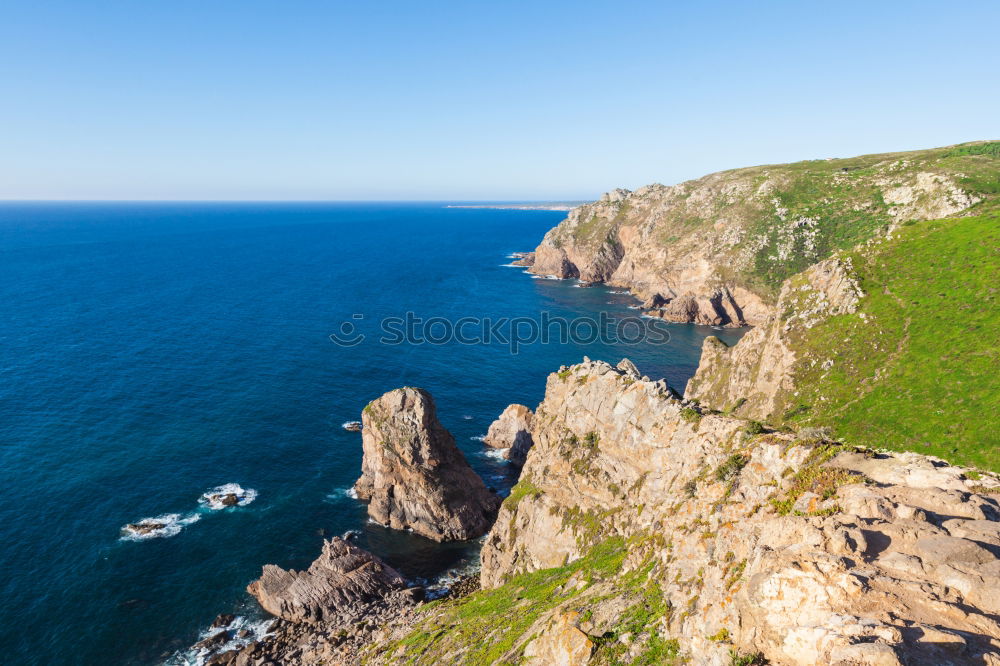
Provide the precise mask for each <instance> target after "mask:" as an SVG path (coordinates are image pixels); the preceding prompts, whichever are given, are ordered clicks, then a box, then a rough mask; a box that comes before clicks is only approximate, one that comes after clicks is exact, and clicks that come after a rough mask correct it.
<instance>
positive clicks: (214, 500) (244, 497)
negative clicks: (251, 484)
mask: <svg viewBox="0 0 1000 666" xmlns="http://www.w3.org/2000/svg"><path fill="white" fill-rule="evenodd" d="M229 495H235V496H236V506H246V505H247V504H249V503H250V502H252V501H254V500H255V499H257V491H256V490H254V489H253V488H243V486H241V485H240V484H238V483H224V484H222V485H221V486H216V487H215V488H212V489H211V490H208V491H206V492H204V493H202V496H201V497H199V498H198V504H201V505H202V506H205V507H208V508H209V509H212V510H213V511H218V510H220V509H226V508H229V507H227V506H226V504H225V503H224V499H225V498H226V497H227V496H229Z"/></svg>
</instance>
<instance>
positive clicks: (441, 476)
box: [354, 388, 500, 541]
mask: <svg viewBox="0 0 1000 666" xmlns="http://www.w3.org/2000/svg"><path fill="white" fill-rule="evenodd" d="M362 422H363V424H364V425H363V429H362V441H363V446H364V459H363V461H362V465H361V469H362V474H361V478H360V479H358V481H357V483H356V484H355V486H354V488H355V491H356V492H357V494H358V497H359V498H360V499H363V500H368V502H369V504H368V515H369V516H371V518H372V519H373V520H375V521H376V522H378V523H381V524H383V525H387V526H389V527H392V528H394V529H411V530H413V531H414V532H416V533H417V534H422V535H423V536H425V537H428V538H430V539H434V540H435V541H454V540H464V539H474V538H476V537H478V536H481V535H483V534H485V533H486V531H487V530H489V528H490V526H491V525H492V524H493V520H494V519H495V517H496V511H497V508H498V507H499V505H500V498H499V497H498V496H497V495H496V494H495V493H493V492H491V491H489V490H487V488H486V486H485V485H484V484H483V481H482V479H481V478H479V476H478V475H477V474H476V473H475V472H473V471H472V468H470V467H469V464H468V463H467V462H466V460H465V456H463V455H462V452H461V451H459V450H458V447H457V446H455V438H454V437H452V435H451V433H449V432H448V431H447V430H445V428H444V426H442V425H441V423H440V422H439V421H438V419H437V413H436V409H435V406H434V400H433V399H432V398H431V395H430V394H429V393H427V392H426V391H424V390H422V389H417V388H401V389H396V390H394V391H389V392H388V393H386V394H385V395H383V396H382V397H381V398H379V399H377V400H374V401H372V402H371V403H370V404H369V405H368V406H367V407H365V409H364V412H363V413H362Z"/></svg>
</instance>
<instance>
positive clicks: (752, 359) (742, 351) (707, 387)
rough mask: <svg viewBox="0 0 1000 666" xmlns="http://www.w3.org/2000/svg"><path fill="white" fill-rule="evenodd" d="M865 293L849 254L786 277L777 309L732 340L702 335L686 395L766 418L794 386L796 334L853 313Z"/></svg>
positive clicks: (717, 405) (715, 406)
mask: <svg viewBox="0 0 1000 666" xmlns="http://www.w3.org/2000/svg"><path fill="white" fill-rule="evenodd" d="M863 296H864V293H863V292H862V290H861V287H860V284H859V281H858V279H857V276H855V275H854V271H853V267H852V266H851V262H850V260H849V259H841V258H832V259H826V260H824V261H821V262H818V263H817V264H815V265H813V266H810V267H809V268H807V269H806V270H805V271H803V272H802V273H800V274H799V275H796V276H795V277H793V278H790V279H788V280H786V281H785V283H784V284H783V285H782V289H781V295H780V296H779V297H778V305H777V307H776V308H775V314H773V315H772V316H770V317H769V318H768V319H767V320H766V321H764V322H762V323H761V324H760V325H759V326H757V327H756V328H754V329H753V330H751V331H750V332H749V333H747V334H746V335H744V336H743V337H742V338H741V339H740V341H739V342H738V343H737V344H736V345H734V346H733V347H728V346H727V345H726V344H725V343H724V342H722V341H721V340H719V339H718V338H716V337H715V336H709V337H707V338H705V342H704V343H703V345H702V352H701V361H700V362H699V364H698V370H697V372H696V373H695V376H694V377H692V378H691V380H690V381H689V382H688V385H687V390H686V391H685V393H684V396H685V397H686V398H688V399H689V400H697V401H699V402H700V403H702V404H704V405H706V406H709V407H712V408H714V409H719V410H727V411H731V412H733V413H735V414H740V415H748V416H752V417H753V418H761V419H765V418H767V417H768V416H770V415H772V414H773V413H775V411H776V410H778V409H779V408H780V407H781V406H782V404H783V401H784V400H787V398H788V397H789V396H790V395H791V394H792V392H793V391H794V388H795V385H794V381H793V374H794V370H795V363H796V355H795V352H794V351H793V349H794V346H795V345H794V344H793V341H794V340H795V338H796V336H798V335H800V334H801V333H802V332H803V331H807V330H809V329H810V328H812V327H813V326H815V325H816V324H817V323H819V322H822V321H823V320H825V319H826V318H827V317H831V316H833V315H838V314H845V313H850V312H854V311H855V310H856V309H857V306H858V302H859V301H860V299H861V298H862V297H863Z"/></svg>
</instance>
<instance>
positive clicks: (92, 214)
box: [0, 204, 740, 664]
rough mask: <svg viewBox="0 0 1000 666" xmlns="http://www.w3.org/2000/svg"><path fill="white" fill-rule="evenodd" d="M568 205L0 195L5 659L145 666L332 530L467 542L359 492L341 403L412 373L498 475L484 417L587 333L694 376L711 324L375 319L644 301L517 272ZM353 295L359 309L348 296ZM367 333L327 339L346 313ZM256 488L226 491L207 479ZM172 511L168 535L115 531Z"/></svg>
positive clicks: (402, 554) (446, 551)
mask: <svg viewBox="0 0 1000 666" xmlns="http://www.w3.org/2000/svg"><path fill="white" fill-rule="evenodd" d="M562 215H563V214H562V213H555V212H548V211H510V210H482V209H452V208H444V207H442V205H435V204H419V205H417V204H413V205H404V204H385V205H375V204H363V205H362V204H0V308H2V313H3V316H2V317H0V488H2V491H0V525H2V530H3V534H2V536H3V538H2V539H0V557H2V560H3V562H4V571H5V576H4V579H3V582H2V584H3V594H4V600H5V603H4V604H3V605H2V610H0V613H2V617H0V655H2V658H0V661H2V662H3V663H9V664H118V663H121V664H133V663H135V664H152V663H159V662H162V661H163V660H164V659H165V658H166V657H169V656H170V655H171V654H173V653H174V652H175V651H176V650H179V649H182V648H184V647H185V646H187V645H189V644H190V643H191V642H192V641H194V640H196V639H197V636H198V634H199V632H200V631H201V630H203V629H204V628H205V627H206V626H207V625H208V623H210V622H211V620H212V618H213V617H214V616H215V615H216V614H218V613H222V612H234V611H235V612H239V613H243V614H248V615H251V616H252V615H253V614H254V613H257V612H258V611H256V609H255V606H254V604H253V603H252V601H251V600H250V599H249V597H248V596H247V595H246V593H245V592H244V588H245V586H246V584H247V583H248V582H249V581H250V580H252V579H253V578H254V577H256V575H258V573H259V571H260V567H261V565H262V564H264V563H267V562H274V563H277V564H280V565H282V566H286V567H288V566H292V567H296V568H301V567H304V566H307V565H308V563H309V562H310V561H311V560H312V559H313V558H314V557H315V555H316V554H317V553H318V551H319V547H320V543H321V540H322V538H323V535H324V534H325V535H333V534H340V533H343V532H344V531H346V530H360V531H361V534H360V536H359V542H360V543H361V545H363V546H365V547H368V548H370V549H371V550H373V551H374V552H376V553H378V554H379V555H382V556H384V557H386V558H387V559H388V560H389V561H390V562H391V563H392V564H394V565H396V566H398V567H399V568H400V569H401V570H402V571H403V572H404V573H405V574H406V575H408V576H410V577H413V578H433V577H435V576H437V575H440V574H441V573H442V572H444V571H446V570H448V569H450V568H452V567H456V566H461V565H463V563H465V562H467V561H468V559H469V557H470V548H469V547H468V546H465V545H457V546H455V545H453V546H440V545H437V544H433V543H431V542H428V541H426V540H423V539H421V538H419V537H415V536H413V535H409V534H405V533H403V534H400V533H394V532H391V531H388V530H385V529H382V528H380V527H378V526H375V525H372V524H369V523H366V521H365V512H364V507H363V505H362V504H360V503H359V502H357V501H356V500H354V499H352V498H351V497H350V496H349V495H348V494H347V493H346V492H345V491H346V490H347V489H348V488H349V487H350V485H351V484H352V483H353V481H354V480H355V479H356V478H357V476H358V473H359V469H360V461H361V448H360V435H358V434H355V433H349V432H346V431H344V430H343V429H342V428H341V424H342V423H343V422H345V421H348V420H353V419H357V418H359V417H360V410H361V408H362V407H363V406H364V405H365V403H366V402H367V401H368V400H371V399H372V398H375V397H378V396H379V395H380V394H381V393H383V392H384V391H387V390H389V389H391V388H394V387H397V386H402V385H417V386H422V387H424V388H426V389H428V390H429V391H431V393H432V394H433V395H434V396H435V398H436V401H437V404H438V411H439V416H440V418H441V420H442V421H443V422H444V424H445V426H446V427H448V428H449V429H450V430H451V431H452V433H453V434H454V435H455V437H456V439H457V441H458V443H459V446H461V447H462V448H463V450H464V451H465V452H466V455H467V457H468V459H469V461H470V463H471V464H472V465H473V466H474V468H475V469H476V470H477V471H478V472H479V473H480V474H482V475H483V476H484V477H485V478H486V479H487V481H488V483H489V484H490V485H493V486H495V487H497V488H500V489H502V490H503V489H506V488H509V486H510V484H511V483H512V482H513V477H512V474H511V471H510V469H509V468H508V467H507V465H506V464H505V463H503V462H502V461H497V460H494V459H492V458H489V457H487V456H485V455H483V453H484V452H483V449H482V447H481V445H480V444H479V443H478V442H477V441H475V440H474V439H473V438H474V437H475V436H477V435H481V434H482V433H484V432H485V431H486V428H487V426H488V425H489V423H490V421H491V420H492V419H493V418H495V417H496V415H497V414H499V412H500V411H501V410H502V409H503V408H504V407H505V406H506V405H507V404H509V403H511V402H523V403H526V404H528V405H531V406H532V407H533V406H534V405H536V404H537V403H538V401H539V400H540V399H541V397H542V394H543V392H544V385H545V377H546V375H547V374H548V373H549V372H552V371H554V370H555V369H557V368H558V366H559V365H560V364H564V363H566V364H568V363H573V362H578V361H579V360H580V359H581V358H582V356H583V355H584V354H587V355H589V356H591V357H592V358H604V359H607V360H611V361H615V362H616V361H617V360H618V359H620V358H621V357H623V356H628V357H630V358H632V359H633V360H634V361H635V362H636V363H637V364H638V365H639V367H640V369H641V370H642V371H643V372H644V373H646V374H649V375H650V376H652V377H666V378H667V380H668V381H669V382H670V383H671V385H672V386H675V387H678V388H680V389H681V390H683V385H684V383H685V382H686V380H687V378H688V377H690V375H691V374H692V373H693V371H694V368H695V366H696V365H697V360H698V355H699V349H700V346H701V341H702V339H703V338H704V337H705V336H706V335H708V334H716V335H720V336H721V337H723V338H724V339H726V340H727V341H728V342H734V341H735V340H736V339H738V337H739V335H740V331H713V330H711V329H707V328H704V327H695V326H686V325H672V326H670V327H669V331H670V333H671V339H670V341H669V342H666V343H663V344H640V345H636V346H632V345H624V344H602V343H591V344H583V343H580V344H575V343H571V342H570V343H565V344H559V343H558V342H550V343H549V344H540V343H539V344H528V345H526V346H524V347H523V348H522V349H521V350H520V353H518V354H517V355H512V354H511V353H510V350H509V346H508V345H506V344H503V343H502V342H499V341H495V340H494V341H492V342H491V343H490V344H477V345H462V344H457V343H449V344H442V345H427V344H425V345H396V346H391V345H383V344H379V343H378V342H377V340H376V338H377V337H378V333H379V331H378V324H377V322H378V321H379V320H380V318H382V317H386V316H400V315H402V314H403V313H405V312H406V311H412V312H414V313H416V314H417V315H418V316H421V317H424V318H427V317H432V316H440V317H444V318H447V319H450V320H454V319H457V318H458V317H462V316H474V317H481V316H489V317H493V318H494V319H496V318H499V317H519V316H527V317H537V316H538V315H539V313H541V312H543V311H544V312H549V313H551V314H552V315H563V316H566V317H571V316H574V315H578V314H590V315H595V316H596V315H597V314H598V313H600V312H608V313H610V314H612V315H615V316H618V317H623V316H627V315H630V314H634V311H631V310H629V309H628V305H631V304H633V300H632V299H631V298H630V297H629V296H627V295H623V294H615V293H612V290H609V289H606V288H603V287H600V288H591V289H579V288H575V287H574V285H573V283H570V282H562V281H550V280H539V279H532V278H531V277H529V276H527V275H524V274H523V273H522V272H521V271H520V270H519V269H516V268H510V267H505V266H503V264H506V263H508V262H509V259H507V255H508V254H509V253H510V252H511V251H515V250H528V249H531V248H533V247H534V246H535V245H536V244H537V242H538V240H539V239H540V238H541V236H542V234H543V233H544V232H545V231H546V230H547V229H548V228H550V227H551V226H553V225H554V224H555V223H557V222H558V221H559V219H561V217H562ZM355 314H359V315H363V318H361V319H355V318H353V315H355ZM344 321H350V322H352V323H353V324H356V327H357V328H356V330H357V332H361V333H365V334H366V335H368V336H369V337H368V339H367V340H366V341H365V342H364V343H361V344H358V345H356V346H353V347H340V346H337V345H335V344H333V343H332V342H331V341H330V339H329V337H328V336H329V335H330V334H331V333H334V332H338V331H339V330H340V326H341V323H342V322H344ZM223 483H238V484H241V485H242V486H243V487H244V488H252V489H254V490H256V492H257V493H258V494H257V497H256V499H255V500H254V501H253V502H252V503H249V504H247V505H246V506H242V507H236V508H231V509H225V510H221V511H213V510H210V509H207V508H205V507H204V506H201V505H199V503H198V501H197V500H198V498H199V496H200V495H201V493H203V492H205V491H206V490H208V489H210V488H212V487H215V486H218V485H220V484H223ZM164 514H177V517H178V519H179V520H180V521H181V522H182V523H184V524H182V525H181V524H179V525H178V527H179V529H178V530H177V534H175V535H174V536H170V537H167V538H154V539H147V540H141V541H128V540H122V539H121V538H120V536H121V535H120V529H121V527H122V525H124V524H125V523H127V522H133V521H136V520H139V519H142V518H148V517H154V516H161V515H164Z"/></svg>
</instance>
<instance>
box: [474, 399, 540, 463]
mask: <svg viewBox="0 0 1000 666" xmlns="http://www.w3.org/2000/svg"><path fill="white" fill-rule="evenodd" d="M534 420H535V415H534V414H532V413H531V410H530V409H529V408H527V407H525V406H524V405H517V404H514V405H508V407H507V409H505V410H503V413H502V414H501V415H500V418H498V419H497V420H496V421H494V422H493V423H492V424H490V429H489V431H487V433H486V437H484V438H483V443H484V444H486V445H487V446H492V447H493V448H495V449H506V451H505V452H504V457H505V458H507V459H508V460H510V461H511V462H513V463H514V464H516V465H524V461H525V459H526V458H527V455H528V450H529V449H530V448H531V446H532V444H534V441H533V440H532V439H531V426H532V423H533V422H534Z"/></svg>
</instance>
